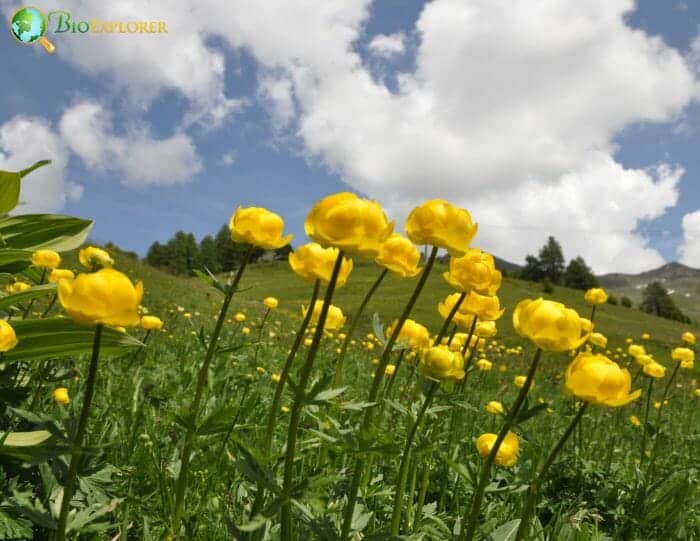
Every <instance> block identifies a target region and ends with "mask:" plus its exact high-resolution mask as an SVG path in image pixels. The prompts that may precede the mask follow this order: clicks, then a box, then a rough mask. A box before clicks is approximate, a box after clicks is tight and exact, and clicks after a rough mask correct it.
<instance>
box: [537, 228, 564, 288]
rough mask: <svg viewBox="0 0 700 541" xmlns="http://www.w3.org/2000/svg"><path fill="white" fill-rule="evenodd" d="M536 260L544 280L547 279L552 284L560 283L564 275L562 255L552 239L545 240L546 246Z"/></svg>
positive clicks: (558, 245) (559, 247)
mask: <svg viewBox="0 0 700 541" xmlns="http://www.w3.org/2000/svg"><path fill="white" fill-rule="evenodd" d="M538 259H539V263H540V268H541V269H542V273H543V275H544V278H548V279H549V280H550V281H551V282H552V283H553V284H559V283H561V279H562V276H563V274H564V254H563V253H562V250H561V245H560V244H559V243H558V242H557V240H556V239H555V238H554V237H549V238H548V239H547V244H545V245H544V246H543V247H542V249H541V250H540V253H539V257H538Z"/></svg>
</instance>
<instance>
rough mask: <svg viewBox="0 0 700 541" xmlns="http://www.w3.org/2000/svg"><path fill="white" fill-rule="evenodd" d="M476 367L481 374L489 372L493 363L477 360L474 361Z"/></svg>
mask: <svg viewBox="0 0 700 541" xmlns="http://www.w3.org/2000/svg"><path fill="white" fill-rule="evenodd" d="M476 367H477V368H478V369H479V370H481V371H482V372H489V371H490V370H491V369H492V368H493V363H491V361H488V360H486V359H479V360H478V361H476Z"/></svg>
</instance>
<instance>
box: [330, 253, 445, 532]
mask: <svg viewBox="0 0 700 541" xmlns="http://www.w3.org/2000/svg"><path fill="white" fill-rule="evenodd" d="M437 252H438V248H437V246H433V249H432V250H431V252H430V256H429V257H428V260H427V261H426V263H425V267H424V268H423V273H422V274H421V277H420V279H419V280H418V283H417V284H416V288H415V289H414V290H413V294H412V295H411V298H410V299H409V300H408V303H407V304H406V307H405V308H404V310H403V312H402V314H401V316H399V319H398V321H397V322H396V326H395V327H394V329H393V331H392V333H391V336H390V337H389V340H387V343H386V345H385V346H384V351H383V352H382V356H381V358H380V360H379V365H378V366H377V369H376V370H375V372H374V380H373V381H372V386H371V387H370V390H369V398H368V402H375V401H376V400H377V395H378V393H379V389H380V388H381V387H380V386H381V383H382V379H383V377H384V369H385V368H386V365H387V364H389V357H390V355H391V351H392V349H393V348H394V344H395V343H396V340H397V339H398V337H399V333H400V332H401V328H402V327H403V324H404V323H405V322H406V319H408V316H409V315H410V314H411V310H413V305H415V304H416V301H417V300H418V297H419V296H420V293H421V291H422V289H423V286H425V282H426V281H427V279H428V275H429V274H430V270H431V269H432V268H433V264H434V263H435V259H436V258H437ZM373 420H374V406H370V407H368V408H365V413H364V416H363V418H362V425H361V428H360V430H361V431H362V432H367V431H369V429H370V428H371V426H372V424H373V423H372V422H373ZM366 461H367V457H366V456H363V455H361V454H358V456H357V457H356V458H355V462H354V465H353V472H352V481H351V483H350V491H349V493H348V503H347V505H346V506H345V510H344V511H343V525H342V528H341V533H340V541H347V539H348V536H349V535H350V526H351V525H352V517H353V515H354V513H355V504H356V503H357V494H358V492H359V490H360V483H361V481H362V476H363V471H364V468H365V463H366Z"/></svg>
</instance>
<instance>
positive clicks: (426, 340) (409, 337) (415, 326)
mask: <svg viewBox="0 0 700 541" xmlns="http://www.w3.org/2000/svg"><path fill="white" fill-rule="evenodd" d="M397 323H398V320H394V322H393V323H392V324H391V325H389V327H387V329H386V336H387V337H389V336H391V334H392V333H393V332H394V326H395V325H396V324H397ZM397 342H404V343H406V344H408V347H410V348H411V349H423V348H427V347H428V346H430V332H429V331H428V329H426V328H425V327H424V326H423V325H421V324H420V323H417V322H415V321H413V320H412V319H407V320H406V321H404V323H403V327H401V331H400V332H399V336H398V339H397Z"/></svg>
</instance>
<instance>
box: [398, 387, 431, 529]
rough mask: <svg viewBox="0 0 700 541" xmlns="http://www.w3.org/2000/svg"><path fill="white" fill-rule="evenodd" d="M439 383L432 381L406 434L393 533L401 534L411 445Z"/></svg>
mask: <svg viewBox="0 0 700 541" xmlns="http://www.w3.org/2000/svg"><path fill="white" fill-rule="evenodd" d="M438 386H439V384H438V383H436V382H434V381H431V382H430V388H429V389H428V392H427V393H426V395H425V400H424V401H423V406H422V407H421V409H420V411H419V412H418V416H417V417H416V420H415V421H414V422H413V423H412V424H411V427H410V428H409V430H408V435H407V436H406V443H405V444H404V448H403V453H402V455H401V465H400V466H399V479H398V482H397V483H396V491H395V492H394V512H393V513H392V515H391V535H392V536H394V537H395V536H397V535H399V528H400V526H401V513H402V511H403V499H404V492H405V491H406V480H407V478H408V464H409V459H410V455H411V446H412V445H413V439H414V438H415V437H416V432H417V431H418V427H419V426H420V424H421V422H422V421H423V417H424V415H425V412H426V411H427V410H428V407H430V403H431V402H432V401H433V397H434V396H435V391H437V388H438Z"/></svg>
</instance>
